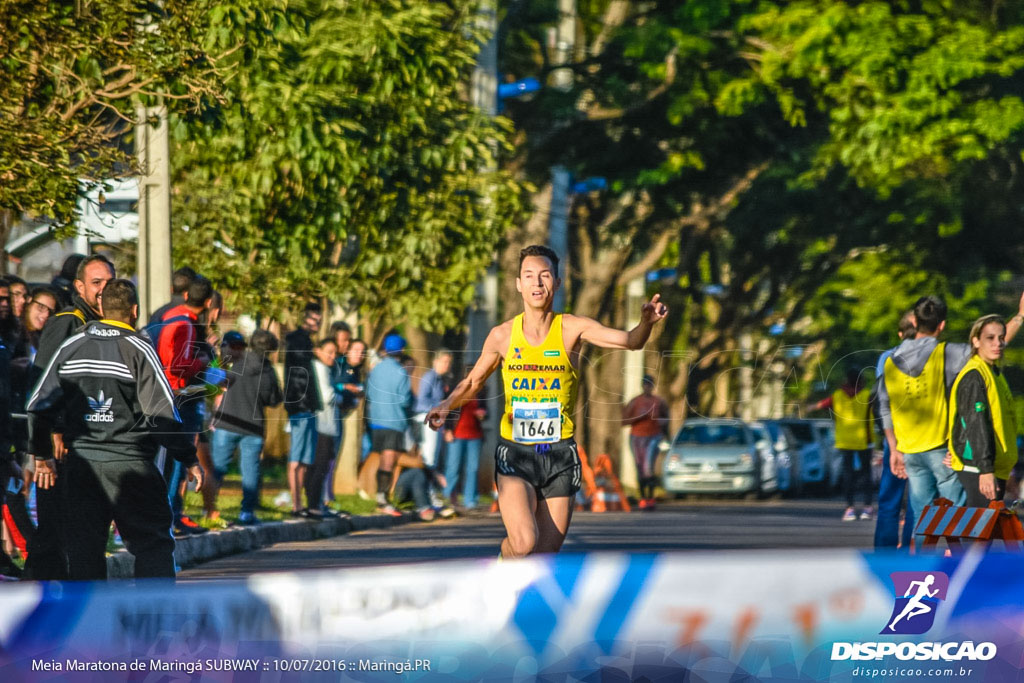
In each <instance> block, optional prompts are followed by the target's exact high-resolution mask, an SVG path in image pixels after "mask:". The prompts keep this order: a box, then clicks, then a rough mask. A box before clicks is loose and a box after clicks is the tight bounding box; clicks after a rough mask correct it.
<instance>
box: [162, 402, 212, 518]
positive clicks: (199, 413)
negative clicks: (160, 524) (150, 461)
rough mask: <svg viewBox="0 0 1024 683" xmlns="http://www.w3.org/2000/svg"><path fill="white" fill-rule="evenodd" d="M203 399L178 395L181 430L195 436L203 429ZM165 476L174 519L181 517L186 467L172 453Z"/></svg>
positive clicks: (165, 466)
mask: <svg viewBox="0 0 1024 683" xmlns="http://www.w3.org/2000/svg"><path fill="white" fill-rule="evenodd" d="M202 401H203V399H202V398H201V397H197V396H189V397H187V398H183V397H178V398H176V399H175V401H174V404H175V407H176V408H177V409H178V416H179V417H180V418H181V427H180V429H181V431H182V432H183V433H188V434H190V435H192V436H193V438H194V435H196V434H198V433H199V432H201V431H202V430H203V409H204V408H205V406H203V405H202ZM168 461H169V462H168ZM164 478H165V479H166V480H167V500H168V501H169V502H170V504H171V515H172V516H173V517H174V521H175V522H177V521H178V520H179V519H181V514H182V510H183V509H184V507H185V501H184V499H182V497H181V493H179V488H180V487H181V480H182V479H184V478H185V468H184V467H182V465H181V463H180V462H178V461H177V460H175V459H173V458H172V457H171V455H170V453H168V454H167V461H165V463H164Z"/></svg>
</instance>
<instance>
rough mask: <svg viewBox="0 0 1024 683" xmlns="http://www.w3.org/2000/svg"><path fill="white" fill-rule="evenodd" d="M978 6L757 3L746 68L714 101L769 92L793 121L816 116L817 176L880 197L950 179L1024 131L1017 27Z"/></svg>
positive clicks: (749, 26)
mask: <svg viewBox="0 0 1024 683" xmlns="http://www.w3.org/2000/svg"><path fill="white" fill-rule="evenodd" d="M987 4H988V3H978V4H975V3H949V2H930V3H907V4H903V3H890V2H857V3H852V2H844V1H842V0H830V1H827V2H820V1H818V0H813V1H800V2H786V3H766V4H765V8H764V9H763V10H762V11H759V12H757V13H756V14H753V15H751V16H750V17H747V18H746V19H745V20H744V21H743V22H741V26H742V28H743V29H744V31H745V35H746V38H747V40H748V41H750V42H751V43H752V44H753V45H754V46H756V50H755V52H754V54H752V55H751V56H750V59H751V62H752V64H753V65H754V69H753V72H752V73H751V74H750V76H748V77H747V78H744V79H740V80H737V81H736V82H734V83H732V84H730V86H729V88H728V89H727V90H726V91H725V92H724V93H722V95H721V97H720V98H719V106H720V107H721V108H722V110H723V111H726V112H730V113H735V112H737V111H741V110H743V109H744V108H745V107H746V106H749V104H751V103H756V102H758V101H760V99H761V96H762V94H761V91H767V92H770V93H771V94H772V95H774V96H775V98H776V101H777V103H778V105H779V106H780V108H781V110H782V113H783V115H784V116H785V117H786V119H787V120H788V121H789V122H790V123H791V124H793V125H805V124H806V123H807V122H808V120H809V119H810V118H812V117H820V118H822V119H824V120H825V121H826V122H827V124H828V130H829V138H828V139H827V140H824V141H823V144H822V145H821V147H820V149H819V150H818V154H817V158H816V164H815V168H814V171H815V174H816V175H817V176H818V177H820V176H821V175H822V174H824V173H827V172H828V170H829V169H830V168H831V167H832V166H833V165H836V164H839V165H842V166H844V167H846V168H848V169H849V170H850V173H851V174H852V176H853V177H854V178H855V179H856V180H857V181H858V182H860V183H861V184H862V185H864V186H866V187H871V188H874V189H875V190H876V191H878V192H879V193H881V194H885V193H887V192H889V191H891V190H892V189H894V188H895V187H897V186H899V185H901V184H902V183H904V182H907V181H908V180H919V179H943V178H948V177H949V176H950V175H951V174H952V173H954V171H955V169H956V167H957V165H958V164H960V163H963V162H967V161H978V160H983V159H985V158H986V157H987V155H988V153H989V151H990V150H991V149H992V148H993V147H996V146H998V145H1001V144H1003V143H1005V142H1006V141H1007V140H1008V139H1009V138H1011V137H1012V136H1013V135H1014V134H1016V133H1017V132H1019V131H1021V130H1022V129H1024V100H1022V98H1021V85H1022V83H1024V81H1022V75H1024V26H1022V25H1021V22H1020V19H1021V17H1020V16H1017V17H1013V18H1012V19H1014V21H1012V22H1011V21H1003V22H1000V21H993V20H992V18H993V16H998V15H997V14H994V13H993V11H992V9H991V8H988V7H985V6H986V5H987ZM1017 11H1018V12H1019V9H1018V10H1017Z"/></svg>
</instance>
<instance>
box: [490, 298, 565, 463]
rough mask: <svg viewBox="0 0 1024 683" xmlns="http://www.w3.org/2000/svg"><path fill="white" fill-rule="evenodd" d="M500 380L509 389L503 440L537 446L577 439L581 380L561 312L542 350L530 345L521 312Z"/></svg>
mask: <svg viewBox="0 0 1024 683" xmlns="http://www.w3.org/2000/svg"><path fill="white" fill-rule="evenodd" d="M501 379H502V383H503V384H504V387H505V414H504V415H502V416H501V437H502V438H503V439H508V440H509V441H515V442H517V443H526V444H535V443H554V442H556V441H559V440H561V439H571V438H572V436H573V433H574V425H573V421H572V416H573V415H574V414H575V410H576V381H577V376H576V368H574V367H573V366H572V363H571V362H570V359H569V353H568V352H567V351H566V349H565V345H564V343H563V342H562V316H561V314H557V315H555V317H554V319H553V320H552V321H551V329H550V330H548V336H547V337H545V338H544V341H543V342H541V344H540V346H531V345H530V343H529V342H527V341H526V336H525V335H524V334H523V314H522V313H520V314H519V315H517V316H516V317H515V318H514V319H513V320H512V335H511V338H510V339H509V343H508V351H507V352H506V353H505V362H504V364H503V365H502V368H501Z"/></svg>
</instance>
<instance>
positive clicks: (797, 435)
mask: <svg viewBox="0 0 1024 683" xmlns="http://www.w3.org/2000/svg"><path fill="white" fill-rule="evenodd" d="M786 426H787V427H789V431H790V432H792V433H793V438H794V439H796V440H797V441H799V442H800V443H814V441H815V439H814V430H813V428H812V427H811V425H810V424H808V423H807V422H787V423H786Z"/></svg>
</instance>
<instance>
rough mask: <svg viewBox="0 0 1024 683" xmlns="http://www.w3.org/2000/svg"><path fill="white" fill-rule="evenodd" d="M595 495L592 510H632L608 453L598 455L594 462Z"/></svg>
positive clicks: (591, 504) (591, 505)
mask: <svg viewBox="0 0 1024 683" xmlns="http://www.w3.org/2000/svg"><path fill="white" fill-rule="evenodd" d="M593 476H594V482H595V483H594V496H593V499H592V500H591V503H590V511H591V512H606V511H608V512H611V511H621V512H632V509H631V508H630V506H629V500H628V499H627V498H626V494H625V492H624V491H623V490H622V484H621V483H620V482H619V478H618V477H617V476H615V467H614V466H613V465H612V459H611V458H610V457H608V454H607V453H602V454H601V455H599V456H597V462H595V463H594V475H593Z"/></svg>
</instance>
